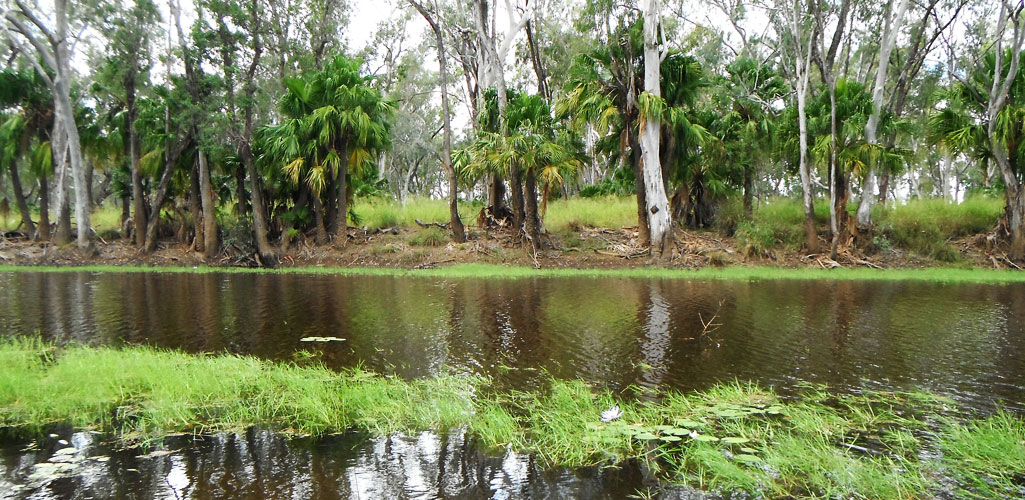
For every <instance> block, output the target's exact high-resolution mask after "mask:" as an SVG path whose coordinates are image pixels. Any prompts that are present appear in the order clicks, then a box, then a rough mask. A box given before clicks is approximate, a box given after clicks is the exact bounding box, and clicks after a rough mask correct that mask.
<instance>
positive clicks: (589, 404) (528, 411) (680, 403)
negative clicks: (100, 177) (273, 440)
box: [0, 339, 1025, 500]
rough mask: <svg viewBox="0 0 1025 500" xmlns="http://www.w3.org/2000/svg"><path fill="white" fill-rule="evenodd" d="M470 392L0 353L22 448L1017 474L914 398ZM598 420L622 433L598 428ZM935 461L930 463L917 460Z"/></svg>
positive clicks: (997, 435) (983, 479) (151, 359)
mask: <svg viewBox="0 0 1025 500" xmlns="http://www.w3.org/2000/svg"><path fill="white" fill-rule="evenodd" d="M225 374H230V376H225ZM483 389H486V381H485V380H482V379H479V378H472V377H454V376H447V375H446V376H440V377H436V378H431V379H425V380H413V381H403V380H399V379H394V378H385V377H380V376H376V375H373V374H370V373H367V372H363V371H360V370H347V371H343V372H341V373H338V372H333V371H330V370H327V369H326V368H323V367H322V366H319V365H314V366H296V365H294V364H283V363H270V362H265V361H259V360H257V359H254V358H250V357H241V356H232V355H218V356H197V355H187V354H183V353H180V352H172V351H163V350H158V349H153V348H146V347H129V348H123V349H114V348H105V347H100V348H92V347H83V346H71V347H65V348H60V349H58V348H56V347H54V346H53V345H51V344H48V343H44V342H42V341H39V340H38V339H7V340H3V341H0V426H6V427H8V428H14V429H21V430H23V431H25V432H40V431H42V430H43V429H45V428H46V426H48V425H50V424H53V423H58V422H63V423H70V424H72V425H74V426H76V427H79V428H97V429H102V430H107V431H117V432H119V433H120V436H121V437H122V438H123V439H129V440H132V439H145V438H152V437H159V436H161V435H163V434H166V433H171V432H181V431H197V432H213V431H221V430H239V429H242V428H244V427H249V426H252V425H261V426H268V427H273V428H276V429H279V430H281V431H283V432H286V433H303V434H323V433H326V432H336V431H343V430H347V429H360V430H363V431H365V432H368V433H372V434H377V435H387V434H390V433H393V432H398V431H407V432H408V431H419V430H426V429H439V430H443V429H448V428H454V427H466V428H468V429H469V430H470V432H471V434H472V435H473V436H475V438H476V439H477V441H478V442H479V443H480V444H482V445H483V446H484V447H488V448H505V447H506V446H511V447H512V448H514V449H517V450H522V451H532V452H535V453H537V454H538V456H539V457H540V459H541V460H542V461H543V462H544V463H546V464H548V465H567V466H579V465H588V464H600V463H618V462H621V461H623V460H627V459H634V458H636V459H640V460H642V461H643V462H644V463H645V464H647V465H648V466H649V467H650V468H651V470H653V471H656V472H657V473H660V474H661V475H662V476H661V477H663V478H664V479H666V480H676V481H685V482H688V483H690V484H692V485H695V486H698V487H701V488H704V489H706V490H722V491H727V492H734V491H738V490H743V491H746V492H748V493H749V494H751V495H753V496H754V497H769V498H779V497H791V498H850V497H857V498H865V499H880V500H881V499H887V500H889V499H895V498H905V499H915V498H930V497H931V495H934V494H935V493H937V492H938V491H939V489H940V486H939V485H938V482H937V480H936V479H935V478H937V477H943V476H944V475H947V476H948V477H954V478H955V479H957V480H958V481H960V485H961V487H962V489H963V491H962V492H959V494H963V496H976V497H979V498H994V497H998V498H999V497H1000V496H1004V497H1008V498H1013V497H1015V496H1020V489H1019V490H1016V489H1015V488H1021V477H1020V474H1021V471H1022V470H1025V422H1023V421H1022V420H1021V419H1019V418H1017V417H1015V416H1013V415H1010V414H1007V413H998V414H996V415H994V416H993V417H991V418H989V419H986V420H981V421H974V422H968V423H966V424H962V423H958V422H957V421H956V420H955V419H953V418H950V417H949V415H951V414H954V412H956V409H955V410H944V407H954V405H953V403H951V402H949V401H945V400H941V399H939V398H936V397H934V396H931V395H928V394H924V393H910V394H905V393H885V392H874V393H873V392H866V393H863V394H859V395H836V394H830V393H829V392H827V391H825V390H824V389H823V388H815V389H809V390H807V391H805V392H804V393H802V394H800V395H798V396H796V397H791V398H787V399H784V398H780V397H779V396H777V395H776V394H774V393H773V392H772V391H768V390H765V389H762V388H760V387H758V386H756V385H753V384H744V383H732V384H721V385H718V386H715V387H712V388H710V389H707V390H704V391H701V392H696V393H688V394H682V393H677V392H669V393H667V394H664V395H663V397H662V398H661V399H660V400H658V401H651V400H645V401H638V400H632V399H623V398H618V397H615V396H614V395H613V394H612V393H611V392H609V391H594V390H592V388H590V387H589V386H587V385H586V384H584V383H582V382H579V381H558V380H552V381H551V382H550V384H549V387H547V388H546V389H545V390H542V391H531V392H512V393H492V394H485V393H484V392H483ZM613 406H618V407H619V408H620V410H621V411H622V414H621V416H619V417H618V418H617V419H615V420H613V421H611V422H602V421H601V420H600V416H601V414H602V412H603V411H605V410H607V409H609V408H611V407H613ZM921 436H924V437H921ZM929 447H933V448H932V449H930V448H929ZM936 449H938V450H939V451H942V458H937V459H929V458H923V457H929V456H939V455H938V454H937V453H935V451H936ZM930 450H931V452H929V453H927V451H930Z"/></svg>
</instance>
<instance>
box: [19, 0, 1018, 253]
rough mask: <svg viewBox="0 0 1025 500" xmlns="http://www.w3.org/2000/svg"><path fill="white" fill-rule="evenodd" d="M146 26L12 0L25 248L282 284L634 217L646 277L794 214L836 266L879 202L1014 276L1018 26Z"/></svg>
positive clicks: (251, 19) (741, 6) (334, 20)
mask: <svg viewBox="0 0 1025 500" xmlns="http://www.w3.org/2000/svg"><path fill="white" fill-rule="evenodd" d="M163 1H164V0H138V1H126V0H81V1H76V2H69V1H68V0H55V1H54V2H52V4H51V3H38V2H37V1H36V0H5V3H4V5H3V11H2V18H3V19H2V21H3V31H2V32H0V33H2V40H3V44H2V48H0V50H2V51H3V53H2V55H3V58H4V62H5V66H4V67H3V70H2V72H0V168H2V172H3V176H2V177H0V178H2V179H3V182H0V196H3V197H4V203H3V205H4V207H10V208H9V210H12V211H14V212H15V213H16V214H17V216H18V217H19V218H20V220H21V225H20V228H21V230H22V231H24V232H25V233H27V234H30V235H31V236H32V237H33V238H36V239H39V240H53V241H55V242H56V243H59V244H63V243H69V242H71V241H72V240H74V241H75V242H76V243H77V245H78V246H79V247H81V248H83V249H88V248H90V247H91V245H92V241H93V240H94V238H95V237H96V235H94V234H93V233H92V231H91V230H90V229H91V226H90V211H91V209H93V208H94V207H96V206H98V205H101V204H111V203H113V204H116V205H118V206H120V207H121V209H122V231H121V233H122V234H123V235H125V236H126V237H128V238H130V239H131V241H133V242H134V244H135V245H138V246H139V248H140V249H142V250H143V251H146V252H151V251H153V250H154V249H155V248H156V246H157V243H158V241H159V240H160V239H161V238H172V237H173V238H177V239H178V240H180V241H184V242H186V243H187V244H189V245H191V246H192V247H193V248H194V249H195V250H197V251H201V252H203V254H204V255H205V256H207V257H208V258H210V257H213V256H214V255H216V254H217V253H218V252H219V251H220V250H221V248H222V246H223V244H224V238H232V239H238V238H242V239H245V240H247V241H251V242H252V245H253V247H254V248H255V249H256V251H257V252H258V254H259V255H260V257H261V259H262V260H263V261H264V262H265V263H272V262H274V260H275V255H279V254H281V253H282V252H286V251H287V249H288V246H289V245H290V244H291V242H292V241H294V240H295V239H296V238H301V237H306V238H310V239H312V240H313V241H315V242H316V243H318V244H329V243H332V242H333V243H334V244H344V243H345V242H346V240H347V236H346V235H347V232H348V227H349V223H350V221H352V222H353V223H357V224H358V219H359V215H358V213H357V212H355V211H353V210H352V206H353V205H352V203H353V200H354V199H355V198H359V197H371V196H385V197H395V198H397V199H398V200H399V201H403V202H404V201H405V200H406V199H407V198H408V197H409V196H411V195H422V196H430V197H435V198H446V199H448V201H449V205H450V220H449V223H448V228H449V229H450V230H451V233H452V238H453V239H454V240H455V241H464V240H465V238H466V235H465V231H464V223H463V221H460V220H459V212H458V210H457V203H458V201H459V200H464V201H468V200H480V201H482V202H483V205H484V206H485V207H486V208H485V210H484V211H482V214H481V217H482V221H486V220H487V219H488V218H493V219H495V220H505V219H508V221H509V224H508V225H507V226H506V227H509V228H511V229H512V231H513V235H514V237H515V238H517V239H520V240H522V241H523V244H524V245H527V246H528V247H531V248H534V249H536V248H538V247H540V246H542V245H544V244H545V243H544V239H543V234H544V225H543V217H544V213H545V207H546V206H547V204H548V201H549V200H550V199H552V198H554V197H565V196H595V195H611V194H616V195H627V194H629V195H632V196H635V197H636V200H637V224H638V228H639V234H640V237H641V239H642V242H643V244H645V245H649V246H650V248H651V249H652V253H653V254H654V255H656V256H658V255H663V254H666V253H668V252H669V249H670V244H671V240H672V235H673V231H672V228H673V227H674V226H677V225H682V226H687V227H707V226H709V225H711V223H712V221H713V220H714V219H715V217H716V215H717V210H718V209H719V207H720V206H721V205H722V203H723V202H724V200H727V199H730V198H732V197H737V198H740V199H742V206H743V209H744V213H745V215H746V216H750V215H751V213H752V211H753V210H754V207H755V206H756V205H757V203H758V200H765V199H767V198H770V197H774V196H793V197H799V198H801V199H802V200H803V206H804V210H805V215H806V220H807V223H806V231H807V238H806V244H805V245H806V247H807V249H808V250H809V251H813V252H816V251H821V250H824V249H820V241H822V240H821V238H820V236H821V235H820V234H819V228H818V227H817V225H816V223H815V220H814V204H815V203H817V202H819V200H820V199H826V200H828V201H827V203H828V205H829V209H830V223H829V228H828V236H829V237H828V238H827V239H826V240H825V241H827V242H828V247H829V251H830V252H831V253H833V254H834V255H835V254H836V252H837V251H838V249H840V248H844V247H848V246H851V245H856V246H866V247H867V246H870V245H871V244H872V241H873V240H872V234H873V221H872V209H873V206H874V205H875V204H878V203H889V202H892V200H895V199H897V198H898V197H899V198H902V199H903V198H908V197H929V196H938V197H948V198H951V199H952V200H957V199H959V198H962V197H963V196H964V193H966V192H970V191H971V192H977V191H984V192H989V193H993V194H995V195H1001V196H1003V197H1004V198H1005V200H1006V216H1005V219H1004V221H1003V222H1002V231H1003V232H1005V233H1006V236H1007V238H1009V241H1010V249H1011V252H1010V254H1011V257H1012V258H1013V259H1016V260H1025V186H1023V182H1025V148H1022V147H1020V146H1021V145H1022V142H1023V138H1025V126H1023V123H1025V111H1023V110H1025V76H1023V75H1022V73H1023V72H1022V71H1019V66H1020V59H1021V54H1022V48H1023V47H1022V45H1023V39H1025V16H1023V2H1022V1H1021V0H1019V1H1017V2H1014V1H1008V0H997V1H995V2H970V1H969V0H925V1H921V2H910V1H909V0H887V1H886V2H884V3H877V2H867V1H865V0H792V1H782V0H752V1H750V2H742V1H740V0H700V1H699V0H695V1H693V2H669V1H666V0H643V1H640V0H639V1H638V2H634V3H629V2H628V3H627V4H623V3H620V2H612V1H609V0H564V1H561V2H560V1H554V0H544V1H533V2H529V1H523V0H519V1H507V2H490V1H487V0H473V1H463V0H460V1H455V0H420V1H417V0H406V1H397V0H396V1H393V2H391V3H390V4H389V6H390V8H392V9H393V10H392V13H391V16H390V17H388V18H387V19H386V20H385V21H383V22H382V23H381V24H380V25H379V26H378V27H377V30H376V32H375V34H374V36H373V38H372V39H371V40H368V41H366V46H365V47H363V46H351V45H349V44H348V43H346V35H347V34H348V33H349V26H350V25H351V24H352V23H355V22H365V21H362V20H359V19H354V18H353V12H354V6H353V5H352V3H351V1H350V0H286V1H284V2H278V1H270V0H192V1H191V2H187V3H183V2H181V0H166V1H167V3H166V4H164V3H162V2H163ZM425 24H426V25H427V29H426V30H424V29H423V26H424V25H425ZM461 117H467V119H465V120H464V119H461ZM8 200H13V201H8ZM11 204H13V207H11V206H10V205H11ZM848 207H852V209H853V207H856V210H849V208H848ZM852 212H853V213H852ZM228 226H230V227H228ZM73 230H74V232H73Z"/></svg>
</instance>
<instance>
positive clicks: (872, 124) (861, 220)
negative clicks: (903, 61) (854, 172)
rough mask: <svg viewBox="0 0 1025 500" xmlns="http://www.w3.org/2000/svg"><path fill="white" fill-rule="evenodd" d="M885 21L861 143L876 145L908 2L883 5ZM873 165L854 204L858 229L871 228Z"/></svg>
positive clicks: (898, 0)
mask: <svg viewBox="0 0 1025 500" xmlns="http://www.w3.org/2000/svg"><path fill="white" fill-rule="evenodd" d="M893 1H896V2H897V6H896V9H893V3H892V2H893ZM887 7H888V8H887V10H886V14H885V15H886V20H885V23H884V25H883V39H882V41H881V43H880V46H879V66H877V67H876V81H875V86H874V87H873V89H872V114H871V115H870V116H869V117H868V123H866V124H865V141H866V142H868V143H869V144H878V143H879V139H878V137H877V135H876V132H877V129H878V128H879V117H880V116H881V115H882V109H883V90H884V89H885V88H886V73H887V71H888V70H889V68H890V54H891V53H892V52H893V47H894V45H896V43H897V32H899V31H900V26H901V23H902V22H903V21H904V13H905V12H906V11H907V9H908V0H891V1H890V2H889V4H888V5H887ZM875 170H876V169H875V166H874V165H870V166H869V168H868V174H867V175H865V185H864V186H863V187H862V189H861V203H860V204H859V205H858V226H860V227H864V228H868V227H871V226H872V205H873V204H874V203H875V200H876V171H875Z"/></svg>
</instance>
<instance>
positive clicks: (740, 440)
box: [722, 436, 750, 444]
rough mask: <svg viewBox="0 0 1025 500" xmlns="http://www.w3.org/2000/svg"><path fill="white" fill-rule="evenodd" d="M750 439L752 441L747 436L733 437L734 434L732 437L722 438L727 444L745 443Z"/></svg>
mask: <svg viewBox="0 0 1025 500" xmlns="http://www.w3.org/2000/svg"><path fill="white" fill-rule="evenodd" d="M748 441H750V439H748V438H745V437H733V436H731V437H724V438H722V442H724V443H726V444H744V443H746V442H748Z"/></svg>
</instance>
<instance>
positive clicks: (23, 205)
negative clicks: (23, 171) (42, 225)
mask: <svg viewBox="0 0 1025 500" xmlns="http://www.w3.org/2000/svg"><path fill="white" fill-rule="evenodd" d="M9 163H10V167H9V168H10V172H11V186H12V188H13V190H14V201H15V203H16V204H17V205H18V212H19V213H21V225H22V226H24V227H25V232H26V233H27V234H30V235H31V234H33V233H35V231H36V224H35V223H34V222H32V212H29V209H28V201H27V200H26V199H25V191H24V190H23V189H22V188H21V178H20V177H19V175H18V162H16V161H14V158H11V161H10V162H9Z"/></svg>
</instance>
